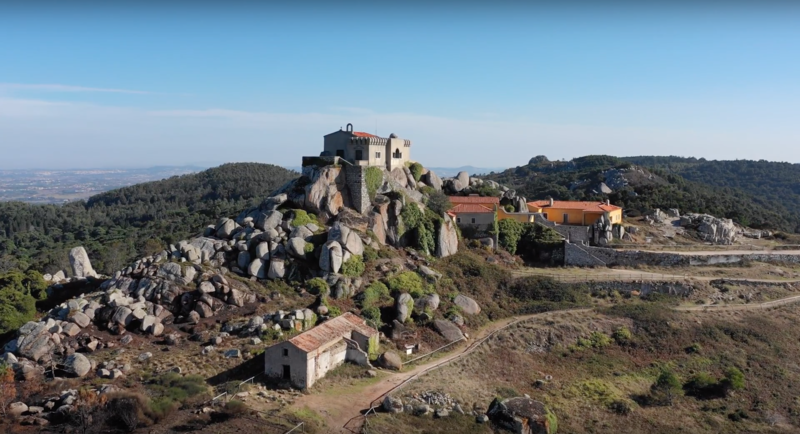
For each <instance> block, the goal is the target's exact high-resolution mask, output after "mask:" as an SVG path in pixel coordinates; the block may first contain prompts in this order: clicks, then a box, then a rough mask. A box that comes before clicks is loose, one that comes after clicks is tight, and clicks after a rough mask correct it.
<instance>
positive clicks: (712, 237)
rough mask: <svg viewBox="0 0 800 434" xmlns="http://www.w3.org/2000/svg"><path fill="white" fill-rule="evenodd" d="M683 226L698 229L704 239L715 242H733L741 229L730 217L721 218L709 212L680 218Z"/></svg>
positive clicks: (737, 237)
mask: <svg viewBox="0 0 800 434" xmlns="http://www.w3.org/2000/svg"><path fill="white" fill-rule="evenodd" d="M680 219H681V220H680V224H681V226H683V227H685V228H689V229H694V230H696V231H697V235H698V236H699V237H700V239H702V240H703V241H707V242H711V243H714V244H733V243H735V242H736V241H737V240H738V239H739V234H740V231H739V229H738V228H737V227H736V225H735V224H734V223H733V220H730V219H721V218H717V217H714V216H711V215H708V214H686V215H684V216H682V217H681V218H680Z"/></svg>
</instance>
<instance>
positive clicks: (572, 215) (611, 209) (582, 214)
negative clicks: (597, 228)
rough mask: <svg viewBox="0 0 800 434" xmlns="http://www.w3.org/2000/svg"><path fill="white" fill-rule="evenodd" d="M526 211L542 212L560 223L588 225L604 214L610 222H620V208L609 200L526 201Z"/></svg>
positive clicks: (546, 216)
mask: <svg viewBox="0 0 800 434" xmlns="http://www.w3.org/2000/svg"><path fill="white" fill-rule="evenodd" d="M528 211H530V212H532V213H540V214H543V215H544V216H545V218H547V220H549V221H551V222H553V223H558V224H562V225H580V226H589V225H592V224H594V223H595V222H596V221H597V220H598V219H599V218H600V217H602V216H603V215H604V214H607V215H608V219H609V220H610V221H611V224H619V223H622V208H620V207H618V206H616V205H611V204H610V203H609V202H580V201H567V200H552V199H548V200H537V201H533V202H528Z"/></svg>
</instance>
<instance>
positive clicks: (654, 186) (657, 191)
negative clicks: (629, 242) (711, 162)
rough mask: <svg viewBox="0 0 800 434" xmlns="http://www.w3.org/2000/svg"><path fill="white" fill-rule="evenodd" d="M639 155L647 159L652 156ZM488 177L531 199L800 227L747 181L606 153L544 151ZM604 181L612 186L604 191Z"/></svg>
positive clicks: (792, 229) (779, 227) (782, 227)
mask: <svg viewBox="0 0 800 434" xmlns="http://www.w3.org/2000/svg"><path fill="white" fill-rule="evenodd" d="M640 158H641V159H642V160H641V161H642V162H643V163H647V162H648V161H647V158H650V157H640ZM637 161H639V160H637ZM698 170H699V169H698ZM486 178H487V179H491V180H494V181H497V182H499V183H501V184H505V185H508V186H510V187H512V188H514V189H516V190H517V194H520V195H522V196H525V197H526V198H528V200H536V199H545V198H547V197H552V198H554V199H556V200H591V201H595V200H597V201H601V200H611V202H612V203H613V204H616V205H619V206H622V207H623V208H625V209H626V210H627V211H628V212H633V213H636V212H647V211H650V210H652V209H654V208H661V209H668V208H678V209H679V210H680V211H681V212H682V213H687V212H697V213H707V214H712V215H715V216H717V217H725V218H730V219H733V220H734V221H736V222H737V223H739V224H741V225H745V226H750V227H754V228H763V229H775V230H782V231H787V232H795V231H796V230H800V216H799V215H798V214H797V213H796V212H793V211H792V210H791V209H790V208H788V207H787V206H785V203H788V202H784V201H781V200H775V199H770V198H768V197H767V196H764V195H760V194H757V193H755V192H756V190H755V189H753V188H750V189H745V188H744V186H745V185H746V184H747V182H746V181H741V182H739V183H734V182H732V181H731V182H728V183H726V182H723V181H718V182H717V183H716V184H712V182H711V181H710V178H713V176H706V177H702V178H701V177H699V176H698V178H697V180H690V179H687V178H686V177H684V176H682V175H681V174H680V173H676V171H675V170H667V169H665V168H663V167H661V166H655V167H641V166H637V165H635V164H634V163H633V162H631V161H627V160H625V159H621V158H617V157H612V156H607V155H590V156H586V157H580V158H575V159H573V160H570V161H549V160H548V159H547V158H546V157H541V156H540V157H535V158H532V159H531V160H530V161H529V162H528V164H526V165H524V166H519V167H516V168H512V169H507V170H505V171H503V172H501V173H494V174H490V175H488V176H486ZM731 178H734V176H732V175H731ZM776 182H777V181H776ZM601 183H604V184H606V186H608V187H609V188H610V190H611V191H610V192H608V193H603V192H602V189H601ZM607 191H608V190H607ZM776 194H780V193H776ZM786 195H787V196H792V197H793V198H795V199H796V200H800V196H798V195H797V194H796V193H791V192H787V193H786Z"/></svg>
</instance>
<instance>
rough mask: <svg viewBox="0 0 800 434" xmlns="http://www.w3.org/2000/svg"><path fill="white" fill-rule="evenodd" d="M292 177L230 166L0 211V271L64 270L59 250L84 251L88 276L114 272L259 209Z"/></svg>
mask: <svg viewBox="0 0 800 434" xmlns="http://www.w3.org/2000/svg"><path fill="white" fill-rule="evenodd" d="M297 176H298V174H297V173H296V172H292V171H289V170H286V169H284V168H282V167H278V166H273V165H271V164H260V163H232V164H224V165H222V166H219V167H215V168H212V169H208V170H205V171H203V172H199V173H194V174H189V175H182V176H173V177H171V178H169V179H165V180H161V181H153V182H146V183H142V184H136V185H132V186H129V187H124V188H120V189H117V190H112V191H108V192H105V193H102V194H98V195H96V196H92V197H91V198H89V200H87V201H78V202H71V203H68V204H65V205H61V206H59V205H32V204H27V203H22V202H4V203H0V259H3V260H0V268H3V267H4V265H3V264H4V263H5V264H8V263H10V262H13V261H18V262H20V263H21V264H18V265H22V266H23V267H25V266H29V265H33V266H35V267H36V268H37V269H39V270H44V271H55V270H56V269H63V268H68V263H66V259H67V254H66V251H67V249H69V248H71V247H74V246H77V245H84V246H85V247H86V248H87V250H88V251H89V253H90V256H91V259H92V261H93V262H94V264H95V268H96V269H98V270H99V271H101V272H108V271H112V270H116V269H120V268H123V267H124V265H126V264H127V263H128V262H129V261H131V260H132V259H133V258H136V257H141V256H146V255H148V254H152V253H153V252H152V251H153V250H156V251H157V250H160V249H163V248H165V247H166V245H167V244H169V243H172V242H174V241H177V240H181V239H185V238H187V237H188V236H189V235H190V234H192V233H195V232H197V230H198V229H199V228H202V227H203V226H204V225H207V224H209V223H213V222H214V221H215V220H216V219H217V218H219V217H220V216H223V215H228V214H232V213H236V212H238V211H240V210H242V209H244V208H247V207H249V206H251V205H255V204H258V203H260V201H261V200H263V199H264V198H265V197H267V196H268V195H269V193H270V192H272V191H274V190H276V189H277V188H278V187H280V186H281V185H283V184H285V183H286V182H287V181H289V180H291V179H293V178H296V177H297ZM5 266H6V267H8V265H5ZM0 271H2V270H1V269H0Z"/></svg>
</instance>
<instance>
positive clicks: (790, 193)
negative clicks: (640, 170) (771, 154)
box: [622, 157, 800, 232]
mask: <svg viewBox="0 0 800 434" xmlns="http://www.w3.org/2000/svg"><path fill="white" fill-rule="evenodd" d="M622 159H623V160H625V161H630V162H631V163H633V164H637V165H640V166H645V167H649V168H654V169H658V170H660V171H662V172H664V173H673V174H677V175H680V176H682V177H684V178H686V179H688V180H690V181H694V182H699V183H702V184H706V185H710V186H715V187H723V188H734V189H738V190H742V191H745V192H747V193H749V194H751V195H753V196H754V197H755V199H756V201H757V202H756V203H758V204H761V203H768V204H770V205H772V206H779V207H782V208H785V209H786V211H787V212H789V213H792V214H794V215H800V164H792V163H782V162H775V161H765V160H759V161H755V160H727V161H726V160H706V159H704V158H700V159H697V158H683V157H625V158H622ZM798 232H800V231H798Z"/></svg>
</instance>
